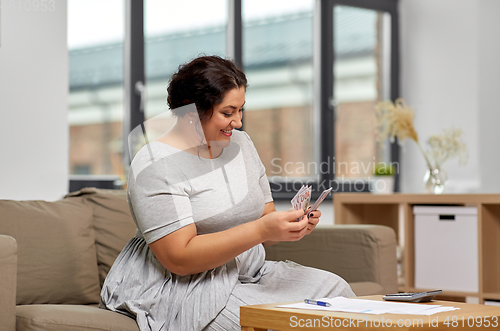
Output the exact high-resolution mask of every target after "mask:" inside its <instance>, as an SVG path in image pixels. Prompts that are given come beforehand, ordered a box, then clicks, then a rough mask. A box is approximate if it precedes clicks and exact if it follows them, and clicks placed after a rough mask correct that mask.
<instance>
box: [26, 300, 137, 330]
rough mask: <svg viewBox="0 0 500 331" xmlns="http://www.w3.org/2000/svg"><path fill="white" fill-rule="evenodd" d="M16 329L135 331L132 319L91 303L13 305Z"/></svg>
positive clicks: (134, 323) (135, 326)
mask: <svg viewBox="0 0 500 331" xmlns="http://www.w3.org/2000/svg"><path fill="white" fill-rule="evenodd" d="M16 324H17V328H16V330H17V331H35V330H36V331H83V330H106V331H138V330H139V327H138V326H137V323H136V322H135V320H134V319H132V318H130V317H128V316H125V315H122V314H119V313H115V312H112V311H109V310H105V309H99V308H97V307H95V306H87V305H23V306H17V307H16Z"/></svg>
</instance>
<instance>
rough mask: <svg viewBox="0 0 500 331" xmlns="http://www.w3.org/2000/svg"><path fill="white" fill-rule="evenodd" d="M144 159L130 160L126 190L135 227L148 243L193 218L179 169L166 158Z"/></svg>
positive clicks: (188, 190)
mask: <svg viewBox="0 0 500 331" xmlns="http://www.w3.org/2000/svg"><path fill="white" fill-rule="evenodd" d="M134 161H136V159H134ZM144 162H145V161H144V160H141V159H140V158H139V159H138V160H137V162H135V163H134V162H133V163H132V165H131V168H130V173H129V181H128V185H127V191H128V192H127V193H128V199H129V204H130V209H131V212H132V214H133V216H134V220H135V222H136V224H137V227H138V229H139V231H140V232H141V233H142V235H143V237H144V239H145V240H146V242H147V243H148V244H150V243H152V242H154V241H156V240H158V239H160V238H162V237H164V236H166V235H168V234H170V233H172V232H174V231H176V230H178V229H180V228H182V227H184V226H186V225H189V224H192V223H194V220H193V212H192V207H191V202H190V199H189V192H190V186H189V182H188V181H187V180H186V179H185V177H184V175H183V174H182V172H181V171H179V170H177V168H176V166H175V165H172V164H171V162H169V158H168V157H166V158H162V159H159V160H156V161H154V162H153V161H149V162H147V163H148V164H147V165H144ZM134 170H135V171H137V170H139V173H135V172H134Z"/></svg>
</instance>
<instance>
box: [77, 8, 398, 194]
mask: <svg viewBox="0 0 500 331" xmlns="http://www.w3.org/2000/svg"><path fill="white" fill-rule="evenodd" d="M227 1H228V6H227V8H228V21H227V27H226V29H227V30H226V56H227V57H228V58H230V59H232V60H233V61H234V62H235V63H236V65H237V66H238V67H240V68H242V69H243V67H244V66H243V52H242V48H243V46H242V45H243V37H242V28H243V27H242V13H241V11H242V2H241V0H227ZM336 5H344V6H351V7H358V8H365V9H372V10H377V11H383V12H387V13H389V14H391V68H390V77H391V90H390V98H391V99H392V100H393V101H394V100H395V99H396V98H397V97H399V91H400V87H399V85H400V80H399V67H400V60H399V17H398V0H315V3H314V14H313V24H314V27H313V70H314V77H315V79H314V82H313V117H314V118H313V125H314V126H315V127H318V128H319V134H316V135H315V136H314V137H313V143H314V146H315V150H314V151H313V155H314V159H315V160H319V161H320V162H322V163H321V164H323V162H327V163H331V162H332V160H335V116H334V111H335V109H334V105H333V102H332V101H333V91H334V72H333V61H334V40H333V38H334V36H333V26H334V15H333V9H334V6H336ZM123 69H124V77H123V81H124V91H125V93H124V94H125V95H124V108H125V111H124V116H123V135H122V142H123V146H128V134H129V132H130V131H131V130H133V129H134V128H135V127H137V126H139V125H142V124H143V122H144V112H143V110H141V109H140V103H141V96H140V93H138V91H137V88H136V84H137V83H138V82H142V83H143V84H145V83H146V81H145V63H144V0H125V39H124V68H123ZM390 154H391V162H395V163H399V160H400V147H399V145H398V144H397V142H394V143H391V153H390ZM129 158H130V157H129V155H128V149H126V148H125V149H124V150H123V164H124V166H125V169H128V166H129V164H130V160H129ZM83 177H84V176H72V177H70V187H76V186H82V185H84V184H85V182H88V183H92V184H93V186H96V187H103V188H109V183H108V181H102V185H100V184H99V180H98V179H96V178H98V177H99V176H88V180H85V178H83ZM332 182H333V183H335V184H336V185H335V186H336V188H335V187H334V190H333V191H334V193H335V192H368V191H369V183H368V182H367V181H362V182H361V181H355V182H353V181H350V182H347V183H345V182H344V183H340V182H338V181H336V180H335V174H334V172H329V173H321V174H319V181H312V182H311V181H300V180H298V179H297V180H294V181H292V182H289V181H284V182H270V185H271V189H272V191H273V196H274V198H275V199H276V200H282V199H290V198H292V197H293V195H295V192H296V191H297V190H298V188H300V187H299V186H300V185H299V184H301V183H303V184H310V185H311V186H312V188H313V198H315V197H317V196H318V195H319V194H320V192H321V191H322V190H323V189H324V188H325V183H326V184H329V183H332ZM399 182H400V174H399V173H397V174H396V178H395V191H396V192H398V191H399Z"/></svg>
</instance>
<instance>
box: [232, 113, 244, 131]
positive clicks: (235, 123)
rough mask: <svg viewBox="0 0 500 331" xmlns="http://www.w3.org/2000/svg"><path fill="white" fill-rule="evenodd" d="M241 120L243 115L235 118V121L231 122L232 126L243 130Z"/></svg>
mask: <svg viewBox="0 0 500 331" xmlns="http://www.w3.org/2000/svg"><path fill="white" fill-rule="evenodd" d="M241 118H242V116H241V115H239V114H238V115H236V116H235V117H234V118H233V121H232V122H231V125H232V126H233V127H234V128H236V129H239V128H241V126H242V123H241Z"/></svg>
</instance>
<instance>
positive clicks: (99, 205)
mask: <svg viewBox="0 0 500 331" xmlns="http://www.w3.org/2000/svg"><path fill="white" fill-rule="evenodd" d="M75 196H81V197H82V198H84V199H86V200H87V201H88V202H89V203H90V205H91V206H92V209H93V213H94V229H95V240H96V249H97V263H98V266H99V281H100V284H101V287H102V284H103V283H104V279H105V278H106V275H107V274H108V272H109V269H110V268H111V266H112V265H113V262H115V259H116V257H117V256H118V254H120V252H121V250H122V249H123V247H125V245H126V244H127V243H128V241H129V240H130V239H131V238H132V237H133V236H134V235H135V229H136V225H135V223H134V220H133V219H132V216H131V215H130V210H129V207H128V203H127V192H126V191H124V190H105V189H97V188H94V187H88V188H84V189H82V190H80V191H77V192H72V193H70V194H68V195H67V197H75Z"/></svg>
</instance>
